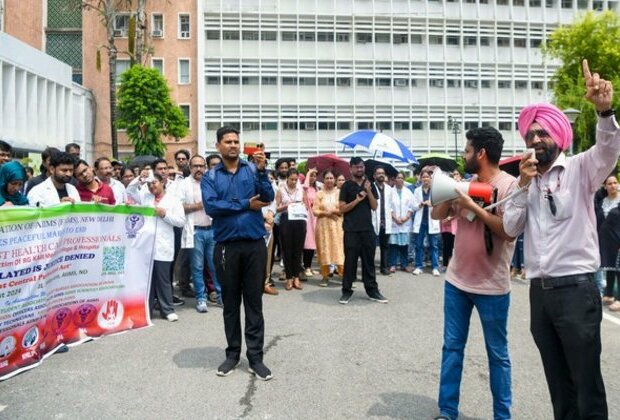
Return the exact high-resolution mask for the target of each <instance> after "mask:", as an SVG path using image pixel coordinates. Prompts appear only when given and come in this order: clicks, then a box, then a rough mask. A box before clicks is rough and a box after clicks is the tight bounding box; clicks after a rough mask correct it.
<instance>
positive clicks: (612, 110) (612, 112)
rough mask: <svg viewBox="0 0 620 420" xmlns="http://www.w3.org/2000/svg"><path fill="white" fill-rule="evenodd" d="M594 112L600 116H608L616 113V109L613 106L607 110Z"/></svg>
mask: <svg viewBox="0 0 620 420" xmlns="http://www.w3.org/2000/svg"><path fill="white" fill-rule="evenodd" d="M596 114H597V115H598V116H599V117H601V118H608V117H611V116H612V115H616V110H615V109H613V108H609V109H608V110H607V111H596Z"/></svg>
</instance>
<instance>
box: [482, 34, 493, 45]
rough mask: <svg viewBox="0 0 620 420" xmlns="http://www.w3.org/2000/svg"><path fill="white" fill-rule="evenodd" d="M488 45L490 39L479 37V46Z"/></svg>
mask: <svg viewBox="0 0 620 420" xmlns="http://www.w3.org/2000/svg"><path fill="white" fill-rule="evenodd" d="M489 45H491V38H489V37H488V36H481V37H480V46H482V47H488V46H489Z"/></svg>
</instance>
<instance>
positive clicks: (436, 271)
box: [433, 268, 441, 277]
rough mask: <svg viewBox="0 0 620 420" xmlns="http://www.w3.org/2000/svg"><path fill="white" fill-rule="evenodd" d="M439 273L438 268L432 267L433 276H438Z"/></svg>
mask: <svg viewBox="0 0 620 420" xmlns="http://www.w3.org/2000/svg"><path fill="white" fill-rule="evenodd" d="M440 275H441V274H440V273H439V270H437V269H436V268H433V276H435V277H439V276H440Z"/></svg>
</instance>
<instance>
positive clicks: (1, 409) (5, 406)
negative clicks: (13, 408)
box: [0, 405, 9, 413]
mask: <svg viewBox="0 0 620 420" xmlns="http://www.w3.org/2000/svg"><path fill="white" fill-rule="evenodd" d="M8 407H9V406H8V405H0V413H1V412H3V411H4V409H5V408H8Z"/></svg>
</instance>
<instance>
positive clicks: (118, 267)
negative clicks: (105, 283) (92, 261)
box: [101, 246, 125, 274]
mask: <svg viewBox="0 0 620 420" xmlns="http://www.w3.org/2000/svg"><path fill="white" fill-rule="evenodd" d="M124 272H125V247H124V246H104V247H103V269H102V273H101V274H123V273H124Z"/></svg>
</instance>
